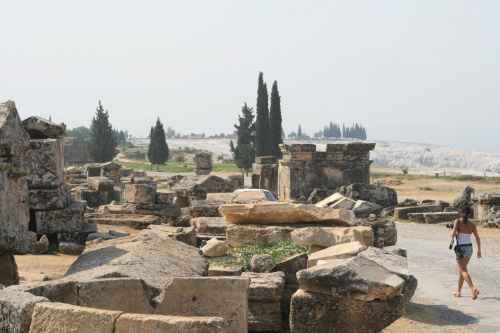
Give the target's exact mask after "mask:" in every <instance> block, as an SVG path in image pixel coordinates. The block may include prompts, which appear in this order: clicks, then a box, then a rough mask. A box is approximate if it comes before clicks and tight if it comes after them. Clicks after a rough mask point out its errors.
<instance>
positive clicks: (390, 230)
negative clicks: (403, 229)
mask: <svg viewBox="0 0 500 333" xmlns="http://www.w3.org/2000/svg"><path fill="white" fill-rule="evenodd" d="M384 227H385V228H384V229H383V230H384V246H394V245H396V243H397V242H398V231H397V229H396V224H395V223H394V222H392V221H387V222H386V223H385V226H384Z"/></svg>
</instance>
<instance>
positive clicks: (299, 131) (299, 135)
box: [297, 125, 302, 140]
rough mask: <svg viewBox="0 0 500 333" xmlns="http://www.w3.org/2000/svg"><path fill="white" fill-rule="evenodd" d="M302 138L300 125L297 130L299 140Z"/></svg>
mask: <svg viewBox="0 0 500 333" xmlns="http://www.w3.org/2000/svg"><path fill="white" fill-rule="evenodd" d="M300 139H302V128H301V127H300V125H299V129H298V130H297V140H300Z"/></svg>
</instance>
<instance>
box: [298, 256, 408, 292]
mask: <svg viewBox="0 0 500 333" xmlns="http://www.w3.org/2000/svg"><path fill="white" fill-rule="evenodd" d="M370 254H372V258H373V259H375V260H376V259H377V258H380V257H381V256H380V255H378V254H377V253H370ZM384 263H385V261H384ZM297 278H298V280H299V285H300V289H302V290H305V291H311V292H315V293H320V294H325V295H332V296H340V297H346V298H352V299H357V300H360V301H372V300H374V299H381V300H388V299H392V298H394V297H395V296H397V295H399V294H401V292H402V290H403V285H404V283H405V281H404V280H403V279H402V278H400V277H399V276H397V275H395V274H393V273H391V272H390V271H388V270H387V269H385V268H384V267H383V266H381V265H379V264H378V263H376V262H375V261H374V260H372V259H367V258H365V257H362V256H357V257H354V258H349V259H346V260H344V261H342V262H340V263H339V262H334V263H328V264H325V265H319V266H316V267H313V268H308V269H305V270H303V271H300V272H298V273H297Z"/></svg>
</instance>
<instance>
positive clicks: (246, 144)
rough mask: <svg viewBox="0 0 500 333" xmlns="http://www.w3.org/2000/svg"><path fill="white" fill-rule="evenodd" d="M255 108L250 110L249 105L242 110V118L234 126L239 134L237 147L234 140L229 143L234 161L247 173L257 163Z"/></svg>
mask: <svg viewBox="0 0 500 333" xmlns="http://www.w3.org/2000/svg"><path fill="white" fill-rule="evenodd" d="M252 111H253V108H249V107H248V106H247V103H245V105H244V106H243V107H242V108H241V116H238V123H239V124H238V125H234V127H235V128H236V132H237V134H238V140H237V141H236V146H235V145H234V143H233V140H231V141H230V143H229V148H230V149H231V152H232V153H233V155H234V161H235V163H236V165H237V166H238V168H240V169H241V173H242V174H243V170H245V171H246V173H247V175H248V170H249V169H250V168H251V167H252V163H254V162H255V141H256V138H255V125H256V124H255V122H254V121H253V119H254V115H253V113H252Z"/></svg>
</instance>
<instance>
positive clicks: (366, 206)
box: [352, 200, 383, 217]
mask: <svg viewBox="0 0 500 333" xmlns="http://www.w3.org/2000/svg"><path fill="white" fill-rule="evenodd" d="M382 209H383V207H382V206H380V205H377V204H375V203H371V202H368V201H363V200H358V201H356V204H355V205H354V207H353V208H352V210H353V212H354V215H355V216H356V217H369V216H370V215H372V214H375V215H378V214H380V212H381V211H382Z"/></svg>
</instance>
